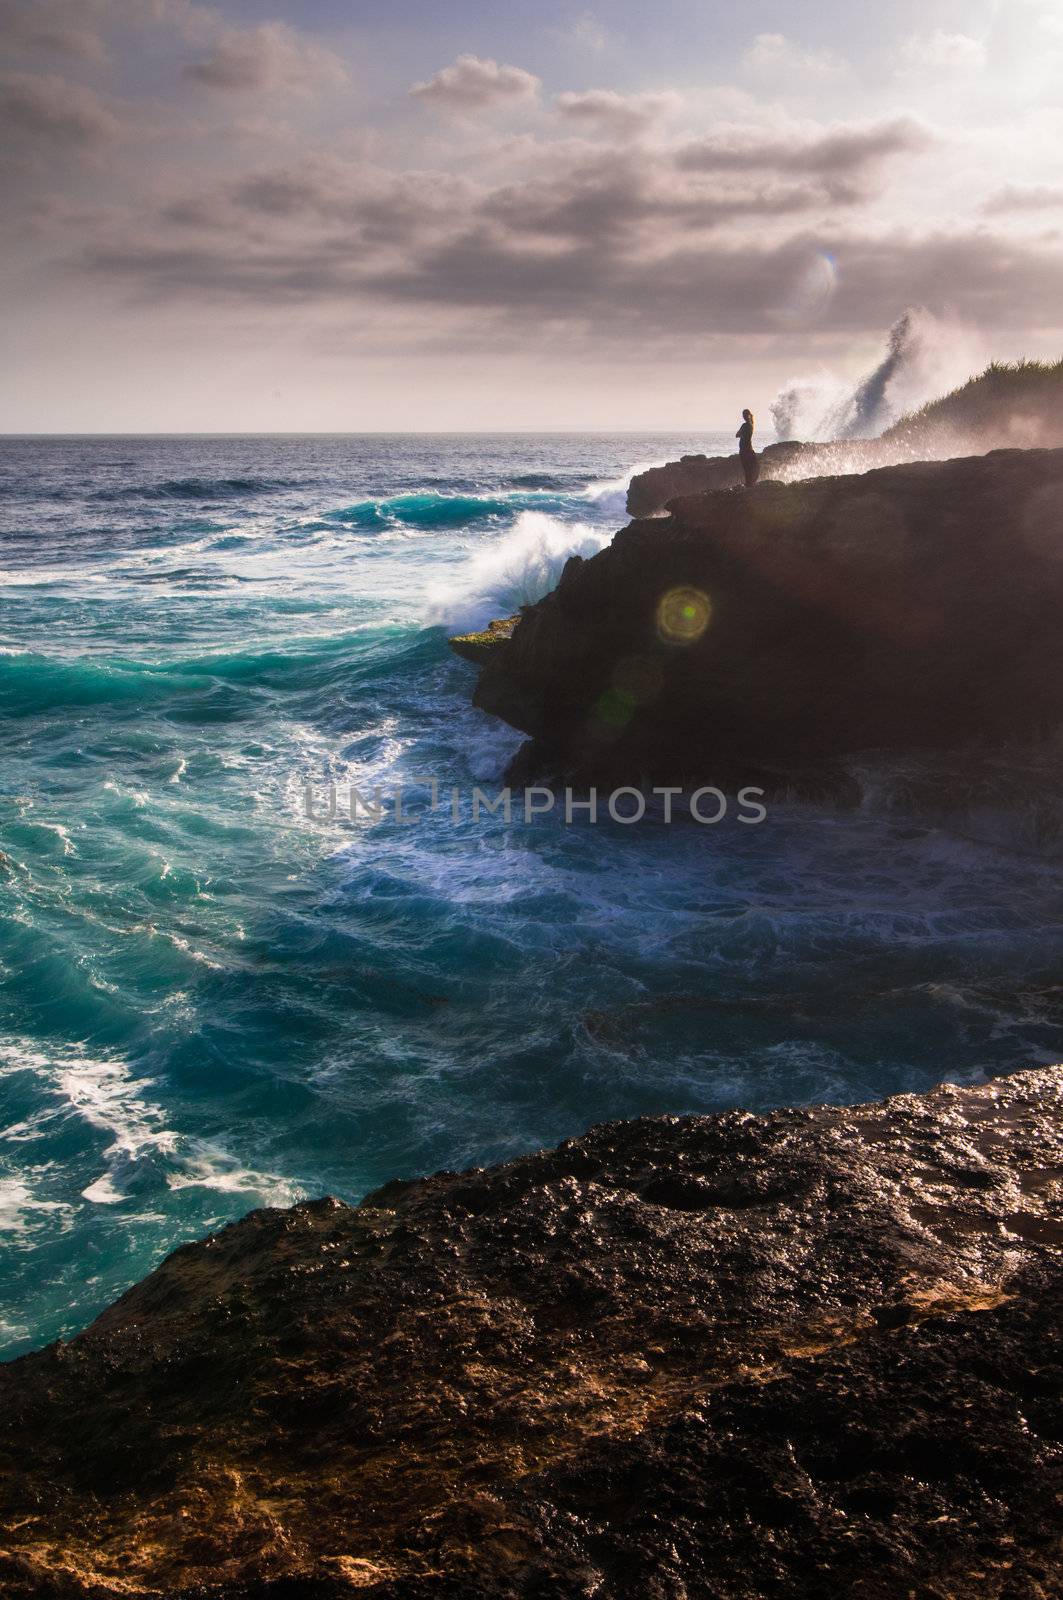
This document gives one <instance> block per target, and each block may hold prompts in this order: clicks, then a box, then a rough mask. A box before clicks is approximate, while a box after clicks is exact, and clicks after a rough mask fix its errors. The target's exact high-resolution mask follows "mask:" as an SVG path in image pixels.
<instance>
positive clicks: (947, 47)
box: [901, 28, 986, 72]
mask: <svg viewBox="0 0 1063 1600" xmlns="http://www.w3.org/2000/svg"><path fill="white" fill-rule="evenodd" d="M901 57H902V60H903V61H904V62H905V64H906V66H907V67H908V68H909V69H915V70H917V71H923V70H928V71H931V72H942V71H945V72H978V71H981V69H982V68H983V67H984V66H985V64H986V47H985V45H984V44H983V43H982V41H981V40H980V39H972V38H971V36H970V34H968V33H946V32H945V31H944V29H942V28H936V29H935V30H934V32H933V33H917V34H913V35H912V36H911V38H909V39H906V40H905V41H904V44H903V45H902V46H901Z"/></svg>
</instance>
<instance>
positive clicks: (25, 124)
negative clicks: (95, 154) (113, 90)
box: [0, 72, 122, 154]
mask: <svg viewBox="0 0 1063 1600" xmlns="http://www.w3.org/2000/svg"><path fill="white" fill-rule="evenodd" d="M121 133H122V124H121V122H120V121H119V119H118V117H117V116H115V114H114V112H113V111H111V110H110V109H109V108H108V107H107V106H106V105H105V104H104V102H103V101H102V100H101V99H100V97H99V95H97V94H95V93H94V92H93V90H91V89H86V88H84V87H83V86H82V85H80V84H76V83H71V82H70V81H69V80H68V79H66V78H62V77H59V76H58V75H57V74H55V73H31V72H5V73H2V74H0V143H2V144H3V145H5V146H6V147H7V148H8V149H12V148H14V149H17V150H19V151H21V152H26V153H29V154H34V153H39V152H41V151H42V150H43V149H56V148H67V149H69V148H74V149H97V148H98V147H99V146H100V145H104V144H108V143H110V142H111V141H112V140H114V139H117V138H119V137H120V135H121Z"/></svg>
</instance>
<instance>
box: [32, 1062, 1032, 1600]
mask: <svg viewBox="0 0 1063 1600" xmlns="http://www.w3.org/2000/svg"><path fill="white" fill-rule="evenodd" d="M1061 1242H1063V1068H1060V1067H1050V1068H1042V1069H1038V1070H1032V1071H1029V1072H1023V1073H1018V1074H1016V1075H1014V1076H1012V1077H1008V1078H1003V1079H998V1080H996V1081H995V1082H993V1083H991V1084H989V1085H987V1086H985V1087H980V1088H953V1087H947V1086H946V1087H943V1088H941V1089H939V1090H937V1091H935V1092H934V1093H932V1094H930V1095H927V1096H905V1097H898V1098H895V1099H893V1100H890V1101H886V1102H884V1103H883V1104H881V1105H872V1106H862V1107H854V1108H848V1109H846V1108H834V1107H816V1108H812V1109H808V1110H792V1111H780V1112H776V1113H773V1114H771V1115H768V1116H753V1115H750V1114H748V1113H745V1112H741V1111H736V1112H731V1113H728V1114H725V1115H722V1116H717V1117H690V1118H677V1117H657V1118H649V1119H641V1120H638V1121H634V1122H629V1123H618V1124H611V1125H606V1126H602V1127H599V1128H596V1129H593V1130H591V1132H589V1133H588V1134H586V1135H585V1136H583V1137H581V1138H577V1139H572V1140H569V1141H567V1142H566V1143H565V1144H563V1145H561V1146H560V1147H559V1148H558V1149H556V1150H552V1151H547V1152H543V1153H540V1154H538V1155H534V1156H531V1157H527V1158H525V1159H522V1160H517V1161H513V1162H510V1163H507V1164H506V1165H503V1166H500V1167H496V1168H493V1169H489V1170H487V1171H470V1172H464V1173H441V1174H439V1175H437V1176H435V1177H433V1178H428V1179H424V1180H421V1181H416V1182H412V1183H392V1184H389V1185H388V1186H386V1187H385V1188H383V1189H381V1190H379V1191H377V1192H376V1193H375V1194H373V1195H371V1196H369V1197H368V1198H367V1200H366V1201H365V1202H364V1203H363V1204H362V1205H361V1206H358V1207H349V1206H346V1205H342V1204H340V1203H339V1202H336V1201H332V1200H321V1201H315V1202H311V1203H307V1204H303V1205H299V1206H295V1207H293V1208H292V1209H290V1210H286V1211H276V1210H266V1211H258V1212H254V1213H252V1214H251V1215H250V1216H249V1217H247V1218H245V1219H244V1220H243V1221H242V1222H239V1223H236V1224H234V1225H232V1226H231V1227H228V1228H226V1229H224V1230H223V1231H222V1232H220V1233H219V1234H217V1235H216V1236H213V1237H211V1238H208V1239H206V1240H203V1241H202V1242H200V1243H197V1244H192V1245H188V1246H186V1247H185V1248H183V1249H181V1250H179V1251H177V1252H176V1253H175V1254H174V1255H172V1256H171V1257H170V1258H169V1259H168V1260H166V1261H165V1262H164V1263H163V1264H162V1265H161V1266H160V1267H159V1268H158V1270H157V1271H156V1272H154V1273H153V1274H152V1275H151V1276H150V1277H148V1278H147V1279H146V1280H145V1281H144V1282H142V1283H141V1284H139V1285H138V1286H137V1287H136V1288H134V1289H133V1290H131V1291H130V1292H129V1293H128V1294H127V1295H126V1296H124V1297H123V1298H122V1299H121V1300H119V1301H118V1302H117V1303H116V1304H115V1305H114V1306H113V1307H112V1308H111V1309H110V1310H108V1311H107V1312H105V1313H104V1315H103V1316H101V1317H100V1318H99V1319H98V1320H97V1321H96V1323H94V1324H93V1326H92V1327H91V1328H89V1329H88V1330H87V1331H86V1332H85V1333H83V1334H81V1335H80V1336H78V1337H77V1338H76V1339H74V1340H72V1341H70V1342H69V1343H66V1344H56V1345H53V1346H50V1347H49V1348H48V1349H46V1350H43V1351H41V1352H39V1353H37V1354H34V1355H32V1356H27V1357H24V1358H22V1359H21V1360H19V1361H16V1362H13V1363H11V1364H9V1365H8V1366H6V1367H4V1368H2V1369H0V1390H2V1393H0V1401H2V1406H3V1416H4V1425H3V1458H2V1466H0V1502H2V1507H0V1509H2V1514H3V1515H2V1520H3V1526H4V1537H3V1550H2V1554H0V1591H2V1593H3V1594H4V1595H5V1596H11V1597H13V1600H14V1597H29V1596H35V1597H36V1596H56V1597H58V1596H77V1597H83V1596H98V1597H101V1596H118V1595H123V1596H147V1595H165V1596H172V1597H178V1596H179V1597H181V1600H192V1597H193V1596H195V1597H201V1600H205V1597H207V1596H219V1597H220V1596H225V1597H229V1600H238V1597H240V1600H251V1597H263V1600H264V1597H267V1596H268V1597H270V1600H282V1597H283V1600H301V1597H304V1596H305V1597H322V1600H324V1597H334V1596H341V1595H342V1596H346V1595H355V1594H357V1595H359V1596H365V1595H368V1596H375V1597H381V1600H383V1597H385V1596H387V1597H394V1600H407V1597H408V1600H414V1597H421V1596H436V1595H441V1596H460V1597H465V1596H468V1597H477V1596H480V1597H485V1600H486V1597H496V1596H529V1597H530V1596H535V1597H540V1596H541V1597H544V1600H545V1597H554V1596H559V1597H562V1600H567V1597H570V1596H571V1597H573V1600H575V1597H577V1596H598V1597H612V1596H616V1597H625V1600H626V1597H629V1596H630V1597H632V1600H634V1597H640V1600H641V1597H644V1596H650V1597H662V1600H663V1597H669V1600H687V1597H690V1600H692V1597H694V1596H697V1597H699V1600H701V1597H710V1600H711V1597H720V1600H724V1597H727V1600H731V1597H734V1600H737V1597H753V1596H779V1597H783V1596H801V1597H808V1600H812V1597H817V1600H818V1597H823V1596H863V1597H867V1600H873V1597H874V1600H877V1597H881V1600H887V1597H889V1600H896V1597H898V1596H901V1597H906V1596H917V1597H919V1600H945V1597H947V1596H967V1595H971V1596H975V1595H977V1596H979V1597H983V1596H985V1597H1000V1600H1017V1597H1030V1600H1042V1597H1045V1596H1052V1595H1058V1594H1059V1593H1060V1592H1061V1578H1060V1571H1061V1569H1060V1563H1059V1554H1060V1552H1059V1543H1060V1531H1061V1523H1060V1512H1059V1494H1060V1489H1061V1488H1063V1475H1061V1470H1060V1469H1061V1456H1063V1381H1061V1380H1063V1361H1061V1349H1060V1272H1059V1251H1060V1245H1061Z"/></svg>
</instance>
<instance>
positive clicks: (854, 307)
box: [82, 119, 1063, 349]
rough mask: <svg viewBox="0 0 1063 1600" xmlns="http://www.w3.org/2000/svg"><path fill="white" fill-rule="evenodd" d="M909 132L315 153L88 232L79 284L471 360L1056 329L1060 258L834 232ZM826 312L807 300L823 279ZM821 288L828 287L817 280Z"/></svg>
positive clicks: (907, 145) (890, 234) (1001, 242)
mask: <svg viewBox="0 0 1063 1600" xmlns="http://www.w3.org/2000/svg"><path fill="white" fill-rule="evenodd" d="M925 137H926V135H925V130H921V129H920V127H919V125H918V124H914V123H911V122H909V121H907V120H905V119H891V120H888V121H885V122H882V123H871V124H841V125H835V126H831V127H824V128H820V129H818V130H817V129H815V128H813V127H809V126H808V125H802V134H801V137H800V139H796V138H794V137H793V136H792V134H786V135H784V134H782V133H778V132H774V133H772V134H771V135H770V136H769V135H766V134H764V133H761V134H759V135H754V134H753V133H751V132H749V131H748V130H746V131H744V132H742V133H741V134H740V135H739V133H737V132H734V131H730V132H727V133H726V134H724V133H720V134H717V135H715V136H714V137H713V138H711V139H709V140H702V141H696V142H693V143H691V142H689V141H688V142H685V143H683V144H679V145H675V146H670V147H669V146H663V147H652V148H647V147H645V146H642V145H638V144H634V145H632V144H623V145H617V146H600V145H598V146H595V145H589V144H587V143H586V142H584V141H580V140H573V141H570V142H567V143H560V144H559V143H557V142H553V143H548V144H544V145H543V147H542V152H543V153H542V161H541V163H540V165H539V166H538V167H536V168H533V170H532V175H531V176H529V177H527V178H524V179H522V180H519V181H517V180H514V179H512V178H508V179H506V180H503V181H497V180H496V181H493V182H490V183H488V182H484V181H475V180H474V179H473V178H472V177H471V176H469V175H467V174H461V175H455V174H452V173H447V172H441V171H432V170H416V169H414V170H398V171H393V170H388V169H385V168H383V167H380V166H376V165H373V164H372V163H371V162H370V161H369V160H368V159H366V158H365V157H364V156H362V157H359V158H357V159H354V158H352V159H341V158H340V157H338V156H337V155H335V154H331V153H327V152H322V153H319V154H318V155H316V156H313V157H306V158H304V159H302V160H300V161H296V162H294V163H292V164H290V165H288V166H278V167H274V168H263V169H262V170H260V171H258V172H254V173H248V174H245V175H244V176H243V177H241V178H239V179H234V180H230V181H228V182H226V183H224V184H221V185H219V186H218V187H217V188H216V189H215V190H214V191H211V192H207V193H199V194H190V195H188V196H185V197H184V198H183V199H182V198H181V197H179V196H174V197H173V199H172V200H171V202H170V203H169V204H168V205H167V206H165V207H164V208H163V209H162V210H161V211H155V212H152V211H140V212H136V211H134V210H132V209H130V211H129V212H128V213H127V214H126V215H125V216H124V217H122V218H119V219H115V218H114V217H111V216H106V217H103V218H102V219H101V221H100V223H99V225H98V226H97V227H96V228H95V230H94V231H89V230H86V231H85V232H86V238H87V244H86V248H85V253H84V255H83V257H82V265H83V267H84V268H86V269H87V270H88V271H89V272H90V273H91V274H92V275H93V276H95V277H97V278H106V279H110V280H111V281H112V282H113V283H114V284H115V285H116V286H118V287H119V288H121V289H122V290H123V291H126V290H132V291H133V293H134V294H135V296H136V297H137V298H141V299H145V300H150V301H153V302H175V301H190V302H206V303H209V302H214V303H225V304H229V305H238V304H239V305H246V306H250V307H266V308H268V307H275V306H282V305H283V306H286V307H288V306H298V305H306V306H313V307H315V308H317V309H318V310H325V311H327V309H328V308H329V307H332V308H334V310H335V312H336V314H337V315H338V314H340V313H341V310H342V313H343V314H345V315H346V314H353V312H354V308H356V307H358V308H361V309H362V311H363V312H364V314H365V315H366V316H367V317H371V318H373V319H374V320H375V321H377V322H378V323H379V325H380V326H381V327H385V326H389V325H392V326H395V327H396V328H408V327H409V326H410V325H411V324H410V318H411V317H415V318H416V323H417V326H418V327H422V328H429V329H430V328H431V327H433V326H435V327H437V328H439V329H441V330H442V329H446V330H447V337H448V338H449V337H451V336H453V338H454V339H457V338H458V337H459V330H460V337H462V338H464V339H466V340H467V341H469V342H470V345H471V344H477V343H478V342H481V343H482V342H486V341H487V340H489V338H496V337H500V336H502V334H503V333H504V332H505V331H506V330H510V331H511V332H512V335H513V337H514V339H516V338H517V337H518V336H519V333H520V330H521V329H524V330H526V329H527V327H528V325H529V320H531V321H532V322H538V323H539V324H540V325H543V326H545V325H547V324H548V325H549V327H550V328H551V329H552V330H553V331H554V332H555V333H556V332H557V331H558V330H561V329H567V330H568V336H569V338H570V339H572V340H576V341H590V340H593V341H594V342H596V343H602V344H612V343H613V342H615V341H616V340H619V339H624V338H630V339H631V340H632V341H641V342H642V343H643V344H644V345H646V344H647V343H648V345H649V347H650V348H654V349H655V348H656V343H657V341H660V343H661V346H662V348H663V347H665V346H667V347H669V348H672V347H673V346H674V347H676V348H678V346H679V345H680V344H681V343H682V341H684V340H687V341H689V340H690V339H691V338H710V337H713V338H727V337H731V336H741V337H742V338H743V339H745V340H747V341H749V340H753V341H757V340H760V341H770V340H772V339H784V338H790V337H792V336H793V335H794V334H795V330H799V329H800V328H801V327H807V328H808V329H816V330H819V331H820V332H829V333H832V334H837V333H844V334H850V333H857V334H860V335H866V334H870V333H877V331H878V329H880V328H881V327H882V326H883V325H885V324H888V323H889V322H891V321H892V320H893V319H894V317H895V316H896V315H897V314H898V302H899V301H900V302H902V304H901V309H903V303H907V302H908V301H913V300H918V301H920V302H922V303H923V304H925V305H927V306H929V307H930V308H931V309H933V310H935V311H946V310H948V311H954V312H955V313H957V314H959V315H962V316H964V317H966V318H968V319H969V320H971V321H972V322H976V323H978V324H979V325H982V326H986V325H989V326H994V327H996V328H998V329H1001V330H1005V329H1011V328H1019V327H1023V328H1028V327H1036V326H1041V327H1045V328H1049V327H1055V326H1056V325H1057V323H1058V321H1059V311H1058V283H1059V277H1060V272H1061V270H1063V253H1061V252H1060V250H1058V249H1057V248H1055V247H1054V246H1053V245H1052V243H1051V241H1046V240H1043V239H1038V240H1021V241H1020V240H1016V238H1015V237H1014V235H1008V234H1006V233H1004V232H1001V233H999V234H998V233H994V232H993V231H991V230H990V229H989V228H988V227H982V228H979V229H977V230H972V229H965V230H958V231H954V232H930V231H926V230H924V231H923V232H921V233H915V232H912V231H911V230H907V229H903V228H900V227H897V226H892V227H887V226H885V225H883V224H881V223H880V224H879V225H878V226H875V225H874V224H869V223H867V222H866V221H865V222H864V223H863V224H862V225H861V226H860V227H859V228H856V227H851V226H846V224H845V222H844V220H843V218H844V211H843V209H842V207H841V206H840V205H839V198H838V196H839V193H840V194H841V196H842V200H843V201H844V202H845V205H847V206H848V205H852V204H855V203H857V200H858V198H859V195H860V194H861V193H862V192H863V191H864V190H865V188H866V184H867V182H868V173H869V170H873V169H874V168H875V164H876V163H877V162H878V161H880V160H882V159H883V158H884V157H886V156H891V155H894V154H897V153H899V152H904V151H908V150H914V149H921V148H923V147H924V142H925ZM824 260H829V261H830V262H831V274H830V279H831V282H830V293H829V294H818V293H817V294H814V295H810V294H809V293H808V292H807V286H808V284H809V281H810V274H813V275H814V269H815V268H816V264H817V263H822V262H823V261H824ZM816 281H817V282H818V279H817V280H816Z"/></svg>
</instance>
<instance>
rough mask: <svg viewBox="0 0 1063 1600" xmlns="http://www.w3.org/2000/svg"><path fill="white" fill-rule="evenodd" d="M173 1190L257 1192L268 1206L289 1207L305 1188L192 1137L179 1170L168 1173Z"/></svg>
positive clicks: (259, 1197)
mask: <svg viewBox="0 0 1063 1600" xmlns="http://www.w3.org/2000/svg"><path fill="white" fill-rule="evenodd" d="M166 1182H167V1186H168V1187H169V1188H170V1189H174V1190H180V1189H215V1190H217V1191H218V1192H219V1193H220V1194H249V1195H255V1196H257V1198H258V1199H260V1200H262V1201H263V1202H264V1203H265V1204H266V1205H271V1206H290V1205H293V1204H294V1203H295V1201H296V1200H301V1199H302V1198H303V1197H304V1193H303V1190H302V1189H300V1187H299V1185H298V1184H296V1183H293V1182H292V1181H291V1179H289V1178H283V1177H281V1176H280V1175H279V1174H278V1173H275V1172H256V1171H254V1170H253V1169H252V1168H250V1167H244V1166H241V1164H240V1163H239V1161H237V1160H236V1159H235V1157H234V1156H231V1155H230V1154H229V1152H228V1151H227V1150H223V1149H222V1148H221V1147H220V1146H219V1145H216V1144H212V1143H211V1142H210V1141H209V1140H206V1139H190V1140H188V1141H187V1144H186V1155H185V1159H184V1161H183V1162H182V1165H181V1169H180V1171H178V1172H172V1173H170V1174H169V1175H168V1177H167V1179H166Z"/></svg>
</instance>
